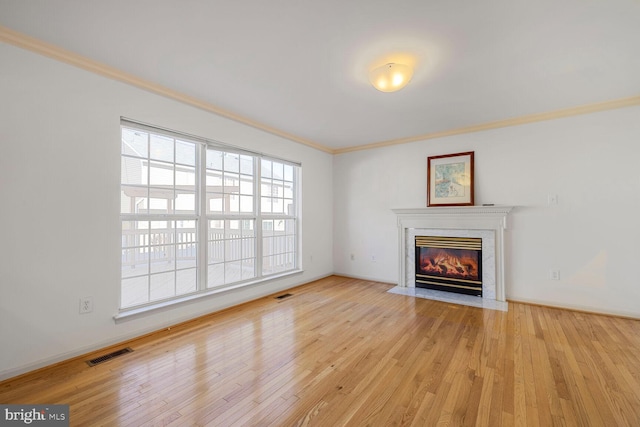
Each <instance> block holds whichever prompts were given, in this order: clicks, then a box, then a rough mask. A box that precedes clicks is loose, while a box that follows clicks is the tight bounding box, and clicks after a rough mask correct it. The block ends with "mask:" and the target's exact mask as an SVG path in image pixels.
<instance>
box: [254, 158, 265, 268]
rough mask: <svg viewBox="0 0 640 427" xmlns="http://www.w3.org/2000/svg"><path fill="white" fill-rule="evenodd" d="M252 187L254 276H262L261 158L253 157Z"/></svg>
mask: <svg viewBox="0 0 640 427" xmlns="http://www.w3.org/2000/svg"><path fill="white" fill-rule="evenodd" d="M254 176H255V180H254V183H253V185H254V187H253V194H255V197H254V203H255V205H254V212H255V213H256V224H255V227H256V247H255V251H256V252H255V253H256V259H255V263H256V277H258V278H260V277H262V243H263V242H262V158H261V157H256V158H255V167H254Z"/></svg>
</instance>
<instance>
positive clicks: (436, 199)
mask: <svg viewBox="0 0 640 427" xmlns="http://www.w3.org/2000/svg"><path fill="white" fill-rule="evenodd" d="M473 155H474V152H473V151H467V152H464V153H454V154H444V155H441V156H431V157H428V158H427V206H428V207H432V206H473V203H474V200H473V179H474V177H473V168H474V160H473Z"/></svg>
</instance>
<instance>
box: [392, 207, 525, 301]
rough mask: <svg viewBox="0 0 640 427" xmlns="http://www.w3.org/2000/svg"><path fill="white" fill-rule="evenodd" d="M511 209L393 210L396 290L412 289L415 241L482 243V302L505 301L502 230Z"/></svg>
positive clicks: (438, 208)
mask: <svg viewBox="0 0 640 427" xmlns="http://www.w3.org/2000/svg"><path fill="white" fill-rule="evenodd" d="M512 209H513V207H512V206H464V207H431V208H415V209H393V212H394V213H395V214H396V216H397V223H398V243H399V248H398V253H399V266H400V268H399V277H398V286H399V287H408V288H415V287H416V283H415V273H416V271H415V270H416V267H415V252H416V251H415V238H416V237H418V236H447V237H464V238H467V237H469V238H479V239H482V299H488V300H495V301H505V300H506V295H505V269H506V263H505V230H506V229H507V216H508V214H509V212H510V211H511V210H512Z"/></svg>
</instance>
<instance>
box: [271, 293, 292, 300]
mask: <svg viewBox="0 0 640 427" xmlns="http://www.w3.org/2000/svg"><path fill="white" fill-rule="evenodd" d="M292 296H293V294H282V295H278V296H277V297H275V298H276V299H285V298H289V297H292Z"/></svg>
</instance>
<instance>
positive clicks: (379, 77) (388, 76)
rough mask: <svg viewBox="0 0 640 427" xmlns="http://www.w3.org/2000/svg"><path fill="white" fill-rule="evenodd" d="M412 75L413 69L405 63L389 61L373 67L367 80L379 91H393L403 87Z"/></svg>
mask: <svg viewBox="0 0 640 427" xmlns="http://www.w3.org/2000/svg"><path fill="white" fill-rule="evenodd" d="M411 76H413V69H412V68H411V67H409V66H408V65H405V64H396V63H393V62H390V63H388V64H385V65H383V66H382V67H378V68H374V69H373V70H371V72H370V73H369V81H370V82H371V84H372V85H373V87H375V88H376V89H378V90H379V91H381V92H395V91H397V90H400V89H402V88H403V87H405V86H406V85H407V84H408V83H409V80H411Z"/></svg>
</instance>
